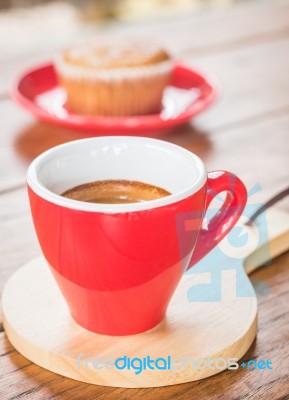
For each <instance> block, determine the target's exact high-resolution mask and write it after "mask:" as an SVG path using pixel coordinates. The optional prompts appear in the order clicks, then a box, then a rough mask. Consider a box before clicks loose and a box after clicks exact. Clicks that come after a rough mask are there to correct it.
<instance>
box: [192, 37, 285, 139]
mask: <svg viewBox="0 0 289 400" xmlns="http://www.w3.org/2000/svg"><path fill="white" fill-rule="evenodd" d="M288 49H289V37H288V38H284V39H280V40H276V41H273V42H270V43H267V42H265V43H262V44H258V45H255V44H252V45H250V44H248V45H247V46H246V47H244V48H240V49H234V50H233V49H232V50H231V51H228V52H224V53H221V54H218V55H208V56H202V57H200V58H194V57H193V55H192V57H191V58H190V64H191V65H193V66H195V67H197V68H199V69H201V70H203V71H204V72H206V73H207V74H209V75H212V76H215V77H216V78H217V79H218V80H219V82H220V85H221V90H220V98H219V100H218V101H217V102H216V104H215V105H214V106H213V107H211V108H210V110H208V111H207V112H206V113H204V114H203V115H201V116H200V117H199V118H198V119H197V126H199V127H200V128H201V129H205V130H209V131H211V130H215V131H216V130H218V131H219V130H224V129H227V130H230V129H231V128H232V127H234V126H236V125H240V124H242V125H243V124H247V123H251V122H253V121H254V120H256V119H263V117H264V118H266V114H268V116H269V117H270V115H272V114H273V113H275V112H284V113H288V109H289V98H288V92H289V75H288V72H287V71H288V70H289V57H288Z"/></svg>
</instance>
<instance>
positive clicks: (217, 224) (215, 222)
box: [188, 171, 247, 269]
mask: <svg viewBox="0 0 289 400" xmlns="http://www.w3.org/2000/svg"><path fill="white" fill-rule="evenodd" d="M225 191H226V192H227V196H226V199H225V202H224V204H223V205H222V207H221V208H220V210H219V211H218V212H217V214H216V215H215V216H214V217H213V218H212V219H211V220H210V221H209V222H208V224H207V226H206V227H202V229H201V230H200V233H199V236H198V239H197V243H196V247H195V250H194V253H193V256H192V259H191V261H190V264H189V267H188V269H189V268H191V267H192V266H193V265H194V264H196V263H197V262H198V261H199V260H201V259H202V258H203V257H204V256H205V255H206V254H207V253H208V252H209V251H211V250H212V249H213V248H214V247H215V246H216V245H217V244H218V243H219V242H220V241H221V240H222V239H223V237H224V236H226V235H227V233H228V232H229V231H230V230H231V229H232V228H233V226H234V225H235V224H236V222H237V221H238V219H239V217H240V216H241V214H242V212H243V210H244V207H245V205H246V201H247V190H246V187H245V185H244V184H243V182H242V181H241V180H240V179H239V178H238V177H237V176H236V175H234V174H231V173H230V172H226V171H213V172H209V173H208V181H207V197H206V203H205V212H206V210H207V209H208V207H209V205H210V203H211V201H212V200H213V198H214V197H215V196H217V195H218V194H219V193H221V192H225Z"/></svg>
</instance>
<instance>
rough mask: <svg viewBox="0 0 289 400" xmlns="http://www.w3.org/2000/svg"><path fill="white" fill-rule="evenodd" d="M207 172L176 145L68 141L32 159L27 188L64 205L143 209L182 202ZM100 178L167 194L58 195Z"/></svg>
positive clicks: (118, 140)
mask: <svg viewBox="0 0 289 400" xmlns="http://www.w3.org/2000/svg"><path fill="white" fill-rule="evenodd" d="M206 178H207V173H206V169H205V166H204V164H203V162H202V161H201V160H200V158H199V157H197V156H196V155H195V154H193V153H191V152H189V151H188V150H186V149H183V148H182V147H179V146H176V145H173V144H171V143H168V142H164V141H161V140H156V139H150V138H142V137H125V136H117V137H111V136H110V137H98V138H91V139H82V140H77V141H73V142H68V143H65V144H63V145H60V146H57V147H54V148H52V149H50V150H48V151H46V152H44V153H42V154H41V155H40V156H38V157H37V158H36V159H35V160H34V161H33V162H32V163H31V165H30V167H29V169H28V173H27V182H28V185H29V186H30V187H31V189H32V190H33V191H34V192H35V193H37V194H38V195H40V196H41V197H43V198H45V199H46V200H48V201H51V202H53V203H56V204H60V205H62V206H65V207H69V208H74V209H79V210H87V211H102V212H113V213H114V212H126V211H138V210H145V209H150V208H154V207H160V206H163V205H167V204H171V203H174V202H176V201H179V200H182V199H184V198H186V197H187V196H189V195H191V194H193V193H194V192H196V191H197V190H199V189H200V188H201V187H202V186H203V185H204V183H205V181H206ZM106 179H124V180H132V181H140V182H144V183H149V184H151V185H155V186H159V187H161V188H164V189H166V190H168V191H169V192H170V193H172V195H171V196H167V197H163V198H161V199H157V200H151V201H145V202H140V203H128V204H97V203H87V202H81V201H77V200H71V199H68V198H65V197H62V196H60V194H61V193H63V192H64V191H65V190H67V189H70V188H72V187H74V186H77V185H80V184H84V183H88V182H92V181H97V180H106Z"/></svg>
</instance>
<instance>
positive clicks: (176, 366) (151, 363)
mask: <svg viewBox="0 0 289 400" xmlns="http://www.w3.org/2000/svg"><path fill="white" fill-rule="evenodd" d="M237 361H238V359H237V358H235V357H230V358H223V357H219V358H216V359H211V358H210V357H209V356H208V357H203V358H193V357H171V356H166V357H158V358H156V359H154V358H152V357H151V356H146V357H142V358H141V357H133V358H131V357H128V356H122V357H118V358H106V357H94V358H92V357H86V356H85V354H84V353H80V354H78V356H77V369H78V370H81V369H87V368H94V369H95V370H103V369H108V370H111V369H117V370H132V371H134V374H135V375H139V374H141V373H142V372H143V371H146V370H151V371H154V370H155V371H156V370H159V371H170V372H171V373H172V374H174V373H175V372H176V371H180V370H183V369H187V368H190V369H192V370H197V371H203V370H205V369H210V370H212V371H214V370H217V371H223V370H225V369H228V370H237V369H238V368H240V367H241V368H244V369H247V370H251V369H258V370H264V369H268V370H272V369H273V366H272V361H270V360H249V361H247V362H245V361H243V362H242V363H241V364H240V365H239V364H238V362H237Z"/></svg>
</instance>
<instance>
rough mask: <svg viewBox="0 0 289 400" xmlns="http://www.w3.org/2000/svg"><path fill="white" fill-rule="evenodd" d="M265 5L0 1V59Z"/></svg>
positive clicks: (230, 0)
mask: <svg viewBox="0 0 289 400" xmlns="http://www.w3.org/2000/svg"><path fill="white" fill-rule="evenodd" d="M253 1H255V2H257V1H258V2H261V1H263V2H266V1H268V0H72V1H49V0H0V50H1V51H0V59H1V58H2V59H3V58H6V57H9V56H11V55H12V56H14V55H18V54H21V53H25V52H30V51H33V50H35V49H37V48H41V47H45V48H46V50H49V48H54V49H55V45H56V44H57V45H58V46H59V47H60V48H61V47H63V46H65V45H67V44H68V43H70V42H76V41H82V40H85V39H86V37H90V35H91V30H93V31H94V30H95V29H96V28H100V27H102V29H101V30H102V31H103V30H105V27H109V26H110V25H111V24H113V25H114V26H115V25H121V24H123V23H125V24H126V25H127V24H131V25H135V24H141V23H142V22H146V23H148V22H149V21H155V20H162V19H175V18H178V17H184V16H191V15H192V14H201V13H206V14H207V13H210V12H214V13H216V12H218V10H223V9H224V8H226V7H230V6H231V5H232V4H235V3H248V2H253Z"/></svg>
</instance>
